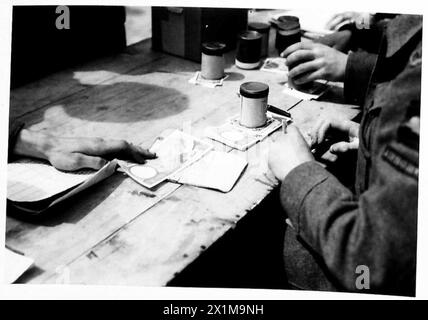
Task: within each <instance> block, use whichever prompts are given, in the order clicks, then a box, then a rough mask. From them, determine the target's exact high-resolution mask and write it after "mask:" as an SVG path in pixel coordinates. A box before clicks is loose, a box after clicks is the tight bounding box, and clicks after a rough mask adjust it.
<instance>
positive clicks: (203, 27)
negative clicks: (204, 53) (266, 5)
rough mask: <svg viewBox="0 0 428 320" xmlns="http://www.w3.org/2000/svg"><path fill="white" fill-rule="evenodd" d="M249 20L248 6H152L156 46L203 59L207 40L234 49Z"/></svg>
mask: <svg viewBox="0 0 428 320" xmlns="http://www.w3.org/2000/svg"><path fill="white" fill-rule="evenodd" d="M247 23H248V10H247V9H229V8H193V7H192V8H190V7H189V8H181V7H152V48H153V49H154V50H158V51H163V52H167V53H170V54H172V55H176V56H179V57H183V58H186V59H190V60H193V61H197V62H200V61H201V44H202V43H203V42H205V41H220V42H224V43H225V44H226V51H229V50H232V49H234V48H235V47H236V42H237V35H238V33H239V32H240V31H243V30H246V29H247Z"/></svg>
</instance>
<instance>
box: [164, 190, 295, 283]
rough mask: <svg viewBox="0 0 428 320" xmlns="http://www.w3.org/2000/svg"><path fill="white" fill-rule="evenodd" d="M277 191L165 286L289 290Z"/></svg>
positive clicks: (283, 227) (280, 209)
mask: <svg viewBox="0 0 428 320" xmlns="http://www.w3.org/2000/svg"><path fill="white" fill-rule="evenodd" d="M278 190H279V189H278V188H277V189H275V190H274V191H273V192H272V193H271V194H270V195H269V196H267V197H266V198H265V199H264V200H263V201H262V202H261V203H260V204H259V205H258V206H257V207H256V208H255V209H253V210H252V211H251V212H249V213H248V214H247V215H246V216H245V217H244V218H242V220H240V221H239V222H238V224H237V225H236V228H234V229H232V230H230V231H228V232H227V233H226V234H225V235H224V236H223V237H222V238H221V239H220V240H218V241H217V242H216V243H214V244H213V245H212V246H211V247H209V248H208V249H207V250H206V251H205V252H203V253H202V254H201V255H200V256H199V257H198V259H196V260H195V261H194V262H193V263H191V264H190V265H189V266H188V267H187V268H185V269H184V270H183V271H182V272H181V273H180V274H178V275H177V276H176V277H175V278H174V279H173V280H171V281H170V282H169V283H168V286H179V287H216V288H264V289H289V286H288V284H287V280H286V275H285V272H284V262H283V246H284V234H285V229H286V224H285V218H284V213H283V210H282V208H281V206H280V204H279V201H278V199H279V195H278Z"/></svg>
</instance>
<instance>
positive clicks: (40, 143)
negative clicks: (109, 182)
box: [14, 129, 156, 171]
mask: <svg viewBox="0 0 428 320" xmlns="http://www.w3.org/2000/svg"><path fill="white" fill-rule="evenodd" d="M14 153H15V154H17V155H22V156H30V157H35V158H41V159H45V160H48V161H49V162H50V163H51V164H52V165H53V166H54V167H55V168H57V169H60V170H65V171H75V170H78V169H82V168H91V169H96V170H97V169H100V168H101V167H103V166H104V165H105V164H106V163H107V161H108V160H111V159H114V158H119V159H124V160H131V161H135V162H137V163H144V162H145V159H153V158H156V155H155V154H153V153H150V152H149V151H148V150H146V149H142V148H140V147H138V146H135V145H132V144H130V143H128V142H126V141H125V140H112V139H102V138H64V137H56V136H52V135H47V134H43V133H40V132H35V131H30V130H26V129H24V130H22V131H21V132H20V134H19V136H18V140H17V142H16V145H15V149H14Z"/></svg>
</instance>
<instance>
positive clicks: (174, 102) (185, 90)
mask: <svg viewBox="0 0 428 320" xmlns="http://www.w3.org/2000/svg"><path fill="white" fill-rule="evenodd" d="M150 48H151V43H150V40H145V41H142V42H140V43H138V44H136V45H134V46H132V47H129V48H128V49H127V51H126V52H125V53H123V54H120V55H117V56H112V57H108V58H104V59H101V60H98V61H94V62H91V63H89V64H86V65H83V66H79V67H76V68H73V69H72V70H66V71H63V72H60V73H56V74H53V75H51V76H48V77H46V78H44V79H41V80H40V81H37V82H35V83H32V84H29V85H26V86H24V87H21V88H18V89H16V90H13V91H12V92H11V100H10V112H11V116H13V117H17V118H18V119H20V120H22V121H25V122H26V124H27V126H28V127H30V128H31V129H32V130H39V131H43V132H50V133H52V134H55V135H59V136H87V137H90V136H93V137H96V136H101V137H106V138H115V139H126V140H129V141H130V142H132V143H135V144H142V145H143V146H145V147H148V146H149V145H150V144H151V142H152V141H153V140H154V139H155V137H156V136H157V135H159V134H160V133H161V132H162V131H164V130H166V129H171V128H178V129H181V128H183V126H184V127H185V128H186V130H187V128H189V127H191V133H192V134H193V135H195V136H197V137H203V131H204V129H205V128H206V127H207V126H211V125H220V124H222V123H223V122H224V121H225V119H226V118H227V117H230V116H232V115H235V114H237V113H238V112H239V99H238V98H237V96H236V92H237V91H238V89H239V85H240V84H241V83H242V82H245V81H251V80H254V81H263V82H266V83H267V84H269V86H270V95H269V101H270V103H271V104H273V105H276V106H279V107H282V108H284V109H286V108H287V107H290V106H292V105H295V104H297V106H295V107H294V108H293V109H292V115H293V117H294V120H295V123H296V124H297V125H298V126H299V127H300V128H301V129H302V130H303V131H307V130H308V129H309V128H310V127H311V125H313V123H314V121H315V120H316V119H317V118H319V116H320V115H323V114H326V115H328V114H335V115H342V116H343V117H345V118H351V117H353V116H354V115H355V114H356V113H357V110H356V108H355V107H353V106H346V105H342V104H337V103H331V102H315V101H300V100H297V99H296V98H293V97H291V96H287V95H286V94H284V93H283V92H282V91H283V88H282V85H281V84H280V83H279V82H280V78H279V77H278V76H277V75H275V74H271V73H267V72H262V71H244V70H240V69H237V68H236V67H235V66H234V65H233V63H232V62H233V54H230V55H229V56H228V59H227V60H228V64H227V69H226V72H227V73H229V78H228V79H227V80H226V81H225V82H224V85H223V87H219V88H215V89H210V88H205V87H201V86H194V85H191V84H189V83H188V80H189V78H190V77H191V76H192V75H193V74H194V72H195V71H197V70H199V69H200V65H199V64H197V63H193V62H191V61H187V60H184V59H180V58H176V57H173V56H169V55H166V54H163V53H159V52H153V51H151V49H150ZM276 134H278V133H276ZM269 141H270V140H269V139H266V140H264V141H263V142H261V143H259V144H257V145H255V146H254V147H252V148H251V149H249V150H248V151H247V152H241V151H237V150H232V149H230V148H226V147H225V146H224V145H221V144H219V143H215V142H213V141H210V142H212V143H213V144H214V146H215V147H216V149H218V150H224V151H227V152H232V153H234V154H237V155H239V156H241V157H245V158H246V159H247V160H248V162H249V165H248V167H247V169H246V171H245V173H244V174H243V175H242V177H241V178H240V180H239V181H238V182H237V184H236V185H235V187H234V188H233V190H232V191H231V192H229V193H226V194H224V193H221V192H217V191H213V190H207V189H202V188H196V187H191V186H185V185H177V184H173V183H165V184H163V185H161V186H160V187H159V188H158V189H156V190H155V191H154V193H155V194H156V197H154V198H149V197H146V196H145V195H144V194H143V193H140V191H141V190H143V187H141V186H140V185H138V184H137V183H135V182H134V181H133V180H131V179H130V178H128V177H127V176H125V175H124V174H122V173H119V172H117V173H116V174H114V175H113V176H111V177H110V178H108V179H107V180H105V181H104V182H102V183H100V184H99V185H96V186H95V187H92V188H91V189H90V190H88V191H87V192H84V193H82V194H79V195H77V196H76V197H74V198H73V199H72V200H71V201H68V202H66V203H65V204H63V205H60V206H58V207H57V208H56V209H55V214H54V215H51V216H49V217H47V218H45V219H41V220H40V221H37V222H28V221H27V222H26V221H22V220H19V219H16V218H13V217H10V216H9V217H7V222H6V243H7V245H9V246H10V247H12V248H15V249H18V250H20V251H22V252H24V253H25V254H26V255H28V256H29V257H32V258H34V259H35V267H34V268H33V269H32V270H30V271H29V272H28V273H27V274H26V275H24V276H23V277H21V279H20V280H19V281H20V282H25V283H63V282H69V283H73V284H105V285H110V284H120V285H147V286H149V285H154V286H163V285H166V284H167V283H168V282H169V281H170V280H172V279H173V278H174V276H175V275H176V274H177V273H179V272H180V271H182V270H183V269H184V268H186V266H188V265H189V264H190V263H191V262H192V261H194V260H195V259H197V258H198V256H199V255H200V254H201V252H203V251H204V250H206V249H207V248H209V247H210V246H211V245H212V244H213V243H214V242H216V241H217V240H218V239H220V238H221V237H222V236H223V235H224V234H225V233H226V232H227V231H228V230H230V229H232V228H234V226H235V225H236V224H237V223H238V222H239V221H240V219H241V218H242V217H244V216H245V215H246V213H247V212H249V211H250V210H252V209H253V208H254V207H255V206H257V204H258V203H260V202H261V201H262V200H263V199H264V198H265V197H266V196H267V195H268V194H269V193H270V192H271V191H272V190H273V188H275V186H276V183H272V182H271V181H270V180H268V179H267V178H266V177H265V175H264V172H265V171H266V170H267V168H266V163H265V161H263V156H262V155H264V154H265V153H266V151H267V148H268V146H269Z"/></svg>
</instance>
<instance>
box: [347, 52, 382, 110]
mask: <svg viewBox="0 0 428 320" xmlns="http://www.w3.org/2000/svg"><path fill="white" fill-rule="evenodd" d="M376 60H377V54H375V53H369V52H366V51H362V50H359V51H356V52H350V53H349V54H348V61H347V63H346V70H345V80H344V95H345V100H346V102H347V103H350V104H355V105H359V106H362V105H363V103H364V98H365V95H366V92H367V89H368V85H369V81H370V77H371V74H372V72H373V70H374V67H375V65H376Z"/></svg>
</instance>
